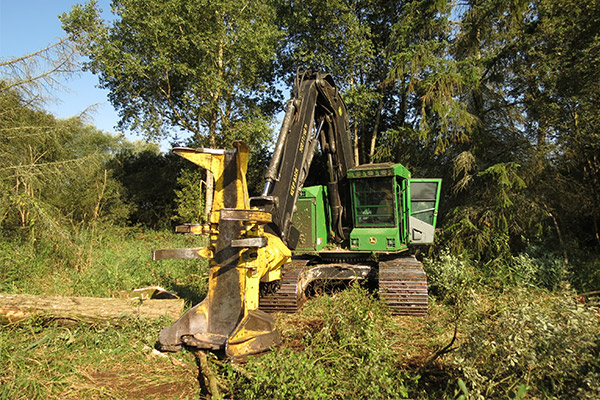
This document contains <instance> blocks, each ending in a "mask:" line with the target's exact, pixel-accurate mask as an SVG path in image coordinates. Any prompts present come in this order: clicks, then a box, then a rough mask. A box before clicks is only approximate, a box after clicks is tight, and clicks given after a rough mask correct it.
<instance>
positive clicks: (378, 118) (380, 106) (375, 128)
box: [369, 90, 384, 164]
mask: <svg viewBox="0 0 600 400" xmlns="http://www.w3.org/2000/svg"><path fill="white" fill-rule="evenodd" d="M382 92H383V90H382ZM383 101H384V95H383V93H381V99H379V104H378V105H377V113H376V114H375V125H374V126H373V134H372V135H371V146H370V148H369V164H373V156H374V155H375V145H376V144H377V136H378V135H379V123H380V122H381V113H382V112H383Z"/></svg>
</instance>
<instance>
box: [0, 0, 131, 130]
mask: <svg viewBox="0 0 600 400" xmlns="http://www.w3.org/2000/svg"><path fill="white" fill-rule="evenodd" d="M78 3H84V1H76V0H0V59H4V60H5V59H12V58H15V57H19V56H23V55H26V54H31V53H33V52H35V51H37V50H40V49H43V48H45V47H46V46H47V45H49V44H51V43H54V42H56V41H57V38H59V37H63V36H65V33H64V31H63V30H62V29H61V23H60V21H59V20H58V15H59V14H62V13H64V12H68V11H70V10H71V8H72V6H73V5H75V4H78ZM98 4H99V5H100V8H101V9H102V10H104V11H107V10H110V0H99V1H98ZM64 84H65V86H66V87H67V88H68V89H69V90H68V91H62V90H61V91H59V92H57V93H55V94H54V96H55V97H56V98H57V99H58V101H57V102H53V103H49V104H48V105H47V106H46V110H47V111H48V112H51V113H52V114H54V115H55V116H56V117H58V118H68V117H71V116H74V115H79V114H81V113H82V112H84V111H85V110H87V109H88V108H89V107H93V109H94V111H92V112H91V113H90V117H91V118H90V119H89V122H90V123H92V124H94V125H95V126H96V127H98V128H99V129H102V130H103V131H107V132H111V133H117V130H116V128H115V125H116V124H117V121H118V116H117V113H116V111H115V110H114V109H113V107H112V106H111V104H110V103H109V102H108V98H107V94H108V93H107V91H104V90H101V89H99V88H97V87H96V86H97V85H98V79H97V78H96V76H94V75H92V74H91V73H89V72H87V73H81V74H80V75H79V76H76V77H73V78H71V79H69V81H66V82H65V83H64ZM129 137H130V139H132V140H136V139H141V137H139V136H129Z"/></svg>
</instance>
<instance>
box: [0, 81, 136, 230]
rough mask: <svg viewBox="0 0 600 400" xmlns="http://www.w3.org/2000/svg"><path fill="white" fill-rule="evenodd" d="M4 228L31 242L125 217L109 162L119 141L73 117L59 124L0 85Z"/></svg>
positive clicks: (0, 214) (1, 216)
mask: <svg viewBox="0 0 600 400" xmlns="http://www.w3.org/2000/svg"><path fill="white" fill-rule="evenodd" d="M0 104H1V106H2V113H0V134H1V136H0V137H1V141H0V185H1V186H0V188H1V189H2V199H3V200H2V202H1V204H0V206H1V207H2V209H1V210H0V224H2V227H3V228H4V229H6V230H7V231H15V232H20V233H21V234H20V235H19V236H25V237H30V238H33V239H35V238H37V237H42V236H46V237H51V236H53V235H54V236H58V237H61V236H64V237H68V236H69V229H70V228H71V227H73V226H74V225H77V224H80V223H84V224H89V223H94V224H95V223H96V222H99V221H102V220H109V221H115V220H118V219H119V218H122V217H123V216H124V215H126V214H127V212H128V210H127V207H126V206H125V205H124V204H123V202H122V201H121V198H120V196H121V188H120V186H119V185H118V183H117V182H116V181H114V180H113V179H112V176H111V173H110V171H109V170H108V168H107V166H106V162H107V160H108V159H109V158H110V157H111V154H112V152H113V151H114V150H116V148H117V147H118V145H119V140H120V139H119V138H117V137H114V136H111V135H108V134H106V133H103V132H101V131H99V130H97V129H96V128H94V127H93V126H90V125H85V124H84V123H83V121H82V120H81V119H80V118H78V117H74V118H71V119H66V120H57V119H55V118H54V117H53V116H52V115H49V114H48V113H46V112H44V111H39V110H36V109H32V108H31V106H30V104H29V103H28V102H27V101H26V100H25V99H23V97H22V96H20V95H19V94H18V93H16V92H15V90H11V89H8V90H3V88H1V87H0Z"/></svg>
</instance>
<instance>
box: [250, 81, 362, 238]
mask: <svg viewBox="0 0 600 400" xmlns="http://www.w3.org/2000/svg"><path fill="white" fill-rule="evenodd" d="M317 143H320V144H321V151H322V152H323V154H324V155H325V156H326V158H327V169H328V171H327V172H328V184H327V186H328V190H329V198H330V204H331V214H332V215H331V219H332V229H333V233H334V239H335V240H336V241H341V240H343V239H344V238H345V237H344V232H343V230H342V219H343V218H344V215H345V212H346V211H345V207H344V204H343V203H342V200H341V198H342V197H340V191H344V190H347V187H346V186H345V179H346V171H347V170H348V169H350V168H352V167H354V159H353V157H352V146H351V142H350V131H349V123H348V113H347V109H346V104H345V103H344V101H343V100H342V98H341V97H340V94H339V92H338V89H337V87H336V86H335V83H334V82H333V78H332V77H331V75H329V74H321V73H317V72H313V71H305V72H302V73H300V72H299V73H298V75H297V76H296V81H295V83H294V88H293V90H292V97H291V98H290V100H289V101H288V105H287V110H286V114H285V118H284V122H283V125H282V127H281V131H280V134H279V138H278V140H277V145H276V147H275V151H274V153H273V158H272V159H271V163H270V165H269V168H268V170H267V173H266V183H265V187H264V189H263V193H262V196H260V197H255V198H253V199H251V205H253V206H259V207H263V208H265V209H267V210H268V211H270V212H271V213H272V215H273V223H272V224H270V225H269V228H270V230H271V231H272V232H273V233H275V234H276V235H279V236H280V237H281V238H282V239H283V241H284V242H285V243H286V244H287V245H288V247H290V248H295V244H296V242H297V239H298V233H297V230H295V229H294V228H293V226H292V216H293V213H294V209H295V206H296V202H297V201H298V196H299V195H300V190H301V189H302V187H303V185H304V181H305V180H306V177H307V175H308V171H309V169H310V165H311V163H312V160H313V156H314V155H315V151H316V148H317ZM343 197H347V196H343Z"/></svg>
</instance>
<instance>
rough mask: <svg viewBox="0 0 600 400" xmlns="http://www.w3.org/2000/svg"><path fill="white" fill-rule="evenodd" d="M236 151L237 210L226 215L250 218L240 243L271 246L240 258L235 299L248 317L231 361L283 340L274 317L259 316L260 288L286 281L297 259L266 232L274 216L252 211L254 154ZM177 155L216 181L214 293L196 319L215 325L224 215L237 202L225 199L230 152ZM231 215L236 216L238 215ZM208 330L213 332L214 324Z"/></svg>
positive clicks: (239, 146) (209, 253) (233, 336)
mask: <svg viewBox="0 0 600 400" xmlns="http://www.w3.org/2000/svg"><path fill="white" fill-rule="evenodd" d="M234 146H235V147H236V161H237V163H236V164H237V171H236V178H235V185H236V201H235V204H234V206H235V210H231V208H227V209H226V210H227V212H226V211H223V215H224V216H225V215H230V214H233V215H235V212H238V214H237V215H243V217H244V218H243V219H240V221H241V223H242V224H243V229H242V230H241V236H240V237H239V238H238V239H251V238H259V239H260V238H266V243H267V244H266V246H264V247H245V248H240V249H239V252H238V256H239V258H238V260H239V261H238V264H237V269H238V271H239V288H240V293H231V296H240V300H241V302H242V309H243V313H242V315H241V319H240V320H239V322H238V324H237V326H236V327H235V328H234V329H233V330H232V332H231V333H230V334H229V337H228V340H227V349H226V350H227V354H228V355H229V356H232V357H237V356H242V355H245V354H250V353H253V352H257V351H261V350H265V349H266V348H265V346H267V347H268V346H269V345H271V344H274V343H275V342H276V341H277V340H278V338H279V334H278V332H276V331H275V330H274V327H273V326H272V325H273V324H270V323H268V322H266V321H267V320H268V319H269V318H270V317H268V315H267V314H265V313H262V311H258V307H259V284H260V282H261V281H267V282H270V281H273V280H277V279H280V278H281V267H282V266H283V265H284V264H286V263H289V262H291V256H292V254H291V251H290V250H289V249H288V248H287V246H286V245H285V244H284V243H283V242H282V240H281V239H280V238H279V237H278V236H275V235H271V234H269V233H266V232H265V231H264V229H263V224H264V223H266V222H268V220H270V215H268V217H269V219H268V220H267V219H266V218H265V215H264V214H265V213H264V212H262V211H260V210H256V209H251V208H250V207H249V196H248V185H247V182H246V172H247V166H248V156H249V152H250V149H249V147H248V146H247V145H246V144H245V143H243V142H235V143H234ZM173 151H174V152H175V153H176V154H178V155H180V156H181V157H183V158H185V159H187V160H189V161H191V162H193V163H194V164H196V165H199V166H201V167H203V168H206V169H207V170H209V171H210V172H211V173H212V174H213V175H214V177H215V191H214V197H213V208H212V211H211V213H210V216H209V223H210V225H209V227H208V228H209V229H203V231H204V232H206V231H209V232H210V233H209V238H210V245H209V246H208V247H207V248H204V249H202V252H201V255H202V256H203V257H207V258H209V259H210V266H211V273H210V275H209V289H208V294H207V298H206V300H205V302H206V304H205V303H204V302H203V303H201V304H200V305H199V307H197V309H196V310H195V313H196V314H197V315H196V317H198V318H201V319H204V320H205V321H210V320H211V318H213V316H212V315H211V312H210V310H211V305H210V303H211V299H213V297H214V296H213V295H214V293H215V292H216V290H215V289H216V287H217V285H218V284H219V273H217V270H218V269H219V265H218V264H217V263H216V262H215V260H214V253H215V245H216V242H217V240H218V238H219V222H220V221H221V218H222V216H221V211H222V210H224V209H225V204H227V205H228V206H229V207H231V206H232V205H233V204H231V199H225V193H224V187H223V182H224V179H223V178H224V174H225V168H226V167H227V166H226V158H227V156H228V152H227V151H226V150H212V149H202V150H196V149H188V148H176V149H174V150H173ZM229 154H231V153H229ZM228 179H231V177H228ZM226 200H227V201H226ZM229 211H234V213H231V212H229ZM199 231H200V229H198V230H196V232H199ZM196 232H195V233H196ZM261 313H262V314H261ZM263 314H264V315H263ZM265 315H267V317H268V318H266V317H265ZM196 317H194V318H196ZM271 319H272V318H271ZM205 325H206V326H210V324H208V323H206V324H205ZM207 335H211V332H200V333H199V334H198V335H195V336H202V337H206V336H207Z"/></svg>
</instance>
